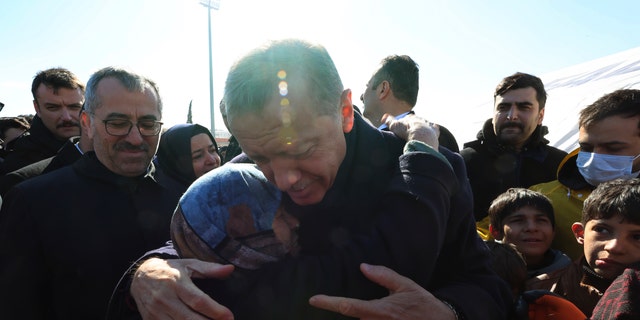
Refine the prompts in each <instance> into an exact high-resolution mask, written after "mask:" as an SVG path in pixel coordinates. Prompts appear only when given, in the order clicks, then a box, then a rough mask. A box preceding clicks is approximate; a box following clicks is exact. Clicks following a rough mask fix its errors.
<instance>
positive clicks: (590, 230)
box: [551, 178, 640, 316]
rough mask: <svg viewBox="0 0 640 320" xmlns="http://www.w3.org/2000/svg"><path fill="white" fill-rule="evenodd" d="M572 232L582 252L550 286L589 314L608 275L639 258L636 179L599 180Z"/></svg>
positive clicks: (638, 184)
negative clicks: (580, 219)
mask: <svg viewBox="0 0 640 320" xmlns="http://www.w3.org/2000/svg"><path fill="white" fill-rule="evenodd" d="M572 231H573V233H574V235H575V237H576V240H577V241H578V243H579V244H581V245H583V247H584V256H583V257H582V258H580V259H579V260H576V261H575V262H574V263H573V264H572V265H570V266H569V267H567V268H566V270H565V271H564V272H563V273H562V275H561V277H560V279H559V280H558V282H557V283H556V284H555V285H554V286H553V287H552V289H551V291H553V292H555V293H558V294H560V295H562V296H564V297H566V298H567V299H569V300H571V301H572V302H573V303H574V304H575V305H576V306H578V307H579V308H580V309H581V310H582V311H583V312H584V313H585V314H586V315H587V316H591V312H592V311H593V309H594V307H595V305H596V304H597V303H598V301H599V300H600V298H601V297H602V295H603V294H604V292H605V291H606V290H607V288H608V287H609V286H610V285H611V283H612V282H613V280H614V279H616V277H618V276H619V275H621V274H622V273H623V271H624V270H625V268H628V267H630V266H633V265H634V264H637V263H639V262H640V179H637V178H635V179H630V180H624V179H616V180H612V181H608V182H604V183H601V184H600V185H598V187H597V188H596V189H595V190H594V191H593V192H592V193H591V194H590V195H589V197H588V198H587V199H586V200H585V201H584V207H583V210H582V221H581V222H576V223H574V224H573V225H572Z"/></svg>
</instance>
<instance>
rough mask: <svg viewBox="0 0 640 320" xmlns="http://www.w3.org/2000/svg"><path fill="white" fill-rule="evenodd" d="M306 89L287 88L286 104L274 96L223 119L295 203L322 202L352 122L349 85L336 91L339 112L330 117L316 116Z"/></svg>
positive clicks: (309, 93)
mask: <svg viewBox="0 0 640 320" xmlns="http://www.w3.org/2000/svg"><path fill="white" fill-rule="evenodd" d="M311 94H313V92H309V90H308V89H307V86H302V87H301V88H300V89H298V90H291V91H289V94H288V96H287V98H288V101H289V106H282V105H281V103H282V100H283V98H282V97H280V96H276V97H274V98H273V99H272V100H271V101H269V102H268V103H267V105H266V106H265V108H264V110H263V111H262V112H261V113H259V114H245V115H241V116H237V117H235V118H230V119H229V120H230V121H229V124H230V128H231V132H232V133H233V135H234V136H235V137H236V138H237V139H238V142H239V144H240V147H241V148H242V150H243V151H244V152H245V153H246V154H247V155H248V156H249V158H251V159H252V160H253V161H255V163H256V164H257V165H258V167H259V168H260V170H262V172H263V173H264V175H265V176H266V177H267V179H269V181H271V182H272V183H273V184H275V185H276V186H277V187H278V188H279V189H280V190H282V191H283V192H286V193H288V194H289V196H290V197H291V199H292V200H293V201H294V202H295V203H297V204H299V205H310V204H315V203H318V202H320V201H322V199H323V198H324V195H325V194H326V193H327V190H329V189H330V188H331V186H332V185H333V183H334V181H335V178H336V175H337V173H338V169H339V168H340V164H341V163H342V160H343V159H344V156H345V154H346V141H345V137H344V133H345V132H349V131H350V130H351V128H352V127H351V126H352V123H353V108H352V106H351V92H350V91H349V90H346V91H345V92H344V93H343V96H342V100H341V101H342V116H341V115H338V114H337V113H338V112H339V111H338V110H336V115H332V116H328V115H317V114H316V112H315V109H316V106H314V105H312V103H313V102H312V101H311V100H310V99H309V98H308V97H309V96H311ZM349 111H350V112H349ZM287 123H289V125H287Z"/></svg>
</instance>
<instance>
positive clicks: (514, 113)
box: [507, 106, 518, 120]
mask: <svg viewBox="0 0 640 320" xmlns="http://www.w3.org/2000/svg"><path fill="white" fill-rule="evenodd" d="M517 118H518V108H516V107H515V106H511V108H509V112H508V113H507V119H508V120H514V119H517Z"/></svg>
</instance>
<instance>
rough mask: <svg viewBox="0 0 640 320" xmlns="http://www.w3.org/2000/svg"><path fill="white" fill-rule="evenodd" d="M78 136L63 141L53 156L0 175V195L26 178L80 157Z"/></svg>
mask: <svg viewBox="0 0 640 320" xmlns="http://www.w3.org/2000/svg"><path fill="white" fill-rule="evenodd" d="M79 139H80V137H73V138H71V139H69V141H67V143H65V144H64V145H63V146H62V148H60V150H59V151H58V153H57V154H56V155H55V156H53V157H49V158H46V159H43V160H40V161H38V162H35V163H32V164H30V165H27V166H24V167H22V168H20V169H18V170H15V171H12V172H9V173H7V174H5V175H4V176H0V196H3V197H4V195H5V194H6V193H7V192H8V191H9V189H11V187H13V186H15V185H16V184H18V183H20V182H22V181H25V180H27V179H30V178H33V177H36V176H39V175H41V174H44V173H47V172H50V171H53V170H55V169H59V168H62V167H66V166H68V165H70V164H72V163H74V162H76V160H78V159H80V157H81V156H82V153H81V152H80V150H78V147H77V146H76V142H78V140H79Z"/></svg>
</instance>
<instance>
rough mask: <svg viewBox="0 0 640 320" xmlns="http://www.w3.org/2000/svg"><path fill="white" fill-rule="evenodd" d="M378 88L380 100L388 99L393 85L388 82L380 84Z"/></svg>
mask: <svg viewBox="0 0 640 320" xmlns="http://www.w3.org/2000/svg"><path fill="white" fill-rule="evenodd" d="M378 88H379V90H378V91H377V93H378V99H379V100H384V99H386V98H387V97H388V96H389V94H390V93H391V84H390V83H389V81H387V80H384V81H382V82H380V84H379V85H378Z"/></svg>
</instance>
